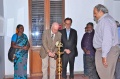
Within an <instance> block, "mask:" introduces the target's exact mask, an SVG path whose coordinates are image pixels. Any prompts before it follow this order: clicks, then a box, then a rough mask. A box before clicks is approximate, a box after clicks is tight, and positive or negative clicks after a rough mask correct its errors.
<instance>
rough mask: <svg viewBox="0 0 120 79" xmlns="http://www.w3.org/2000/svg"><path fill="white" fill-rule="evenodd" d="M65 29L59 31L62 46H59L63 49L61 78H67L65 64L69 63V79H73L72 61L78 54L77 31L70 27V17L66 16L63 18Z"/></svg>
mask: <svg viewBox="0 0 120 79" xmlns="http://www.w3.org/2000/svg"><path fill="white" fill-rule="evenodd" d="M64 24H65V29H63V30H62V31H61V33H62V36H61V42H62V43H63V47H62V48H61V50H62V51H64V54H63V55H62V78H63V79H67V75H66V74H67V73H66V72H67V65H68V63H69V65H70V70H69V71H70V76H69V78H70V79H74V61H75V57H76V56H77V55H78V51H77V31H76V30H75V29H72V28H71V25H72V19H71V18H66V19H65V20H64Z"/></svg>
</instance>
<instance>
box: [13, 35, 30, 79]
mask: <svg viewBox="0 0 120 79" xmlns="http://www.w3.org/2000/svg"><path fill="white" fill-rule="evenodd" d="M16 44H17V45H18V46H26V45H27V44H28V38H27V36H26V35H25V34H22V35H21V36H19V37H18V39H17V42H16ZM15 55H16V58H15V59H14V79H27V58H28V50H23V49H16V54H15Z"/></svg>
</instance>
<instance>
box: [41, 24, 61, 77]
mask: <svg viewBox="0 0 120 79" xmlns="http://www.w3.org/2000/svg"><path fill="white" fill-rule="evenodd" d="M58 29H59V24H58V23H57V22H54V23H53V24H52V27H51V29H48V30H45V31H44V33H43V37H42V43H43V45H42V46H41V51H40V56H41V58H42V72H43V78H42V79H48V72H47V71H48V61H49V62H50V66H49V67H50V79H55V71H56V60H55V59H54V57H55V53H56V52H57V50H58V49H57V47H56V46H55V43H56V42H57V41H61V33H60V32H58Z"/></svg>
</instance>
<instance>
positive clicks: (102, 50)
mask: <svg viewBox="0 0 120 79" xmlns="http://www.w3.org/2000/svg"><path fill="white" fill-rule="evenodd" d="M94 18H95V20H97V26H96V29H95V35H94V38H93V46H94V48H95V49H96V54H95V63H96V69H97V72H98V75H99V77H100V79H114V72H115V67H116V62H117V58H118V56H119V48H118V32H117V26H116V23H115V20H114V19H113V18H112V17H111V16H110V15H109V14H108V9H107V8H106V7H105V6H103V5H101V4H98V5H96V6H95V7H94Z"/></svg>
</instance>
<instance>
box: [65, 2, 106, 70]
mask: <svg viewBox="0 0 120 79" xmlns="http://www.w3.org/2000/svg"><path fill="white" fill-rule="evenodd" d="M97 4H104V0H90V1H88V0H65V17H70V18H72V20H73V23H72V28H74V29H76V30H77V33H78V44H77V48H78V53H79V54H78V57H76V59H75V72H79V71H83V51H82V49H81V39H82V36H83V34H84V28H85V26H86V24H87V23H88V22H93V23H95V22H94V21H93V8H94V6H95V5H97ZM68 70H69V67H68Z"/></svg>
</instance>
